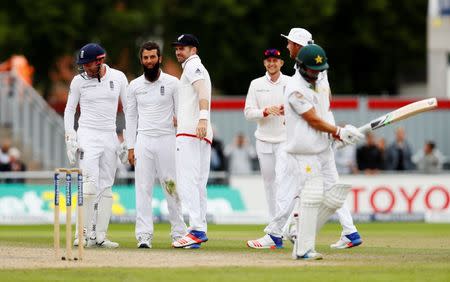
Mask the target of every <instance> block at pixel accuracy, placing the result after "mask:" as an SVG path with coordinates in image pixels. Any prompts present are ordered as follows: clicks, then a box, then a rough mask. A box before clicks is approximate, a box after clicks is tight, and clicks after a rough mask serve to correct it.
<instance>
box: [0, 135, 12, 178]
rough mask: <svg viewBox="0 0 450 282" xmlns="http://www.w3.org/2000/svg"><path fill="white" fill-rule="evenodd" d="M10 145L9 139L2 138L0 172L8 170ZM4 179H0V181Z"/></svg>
mask: <svg viewBox="0 0 450 282" xmlns="http://www.w3.org/2000/svg"><path fill="white" fill-rule="evenodd" d="M10 147H11V141H10V140H9V139H4V140H3V141H2V144H1V147H0V172H2V171H9V170H10V168H9V154H8V152H9V148H10ZM3 182H4V180H3V179H0V183H3Z"/></svg>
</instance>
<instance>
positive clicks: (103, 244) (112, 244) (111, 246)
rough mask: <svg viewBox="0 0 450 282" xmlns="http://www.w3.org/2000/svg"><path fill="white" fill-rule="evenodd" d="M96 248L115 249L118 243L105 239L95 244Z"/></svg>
mask: <svg viewBox="0 0 450 282" xmlns="http://www.w3.org/2000/svg"><path fill="white" fill-rule="evenodd" d="M97 247H99V248H105V249H116V248H118V247H119V243H116V242H113V241H110V240H108V239H106V238H105V240H103V242H100V243H99V242H97Z"/></svg>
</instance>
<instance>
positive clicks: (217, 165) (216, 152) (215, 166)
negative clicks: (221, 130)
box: [210, 125, 227, 171]
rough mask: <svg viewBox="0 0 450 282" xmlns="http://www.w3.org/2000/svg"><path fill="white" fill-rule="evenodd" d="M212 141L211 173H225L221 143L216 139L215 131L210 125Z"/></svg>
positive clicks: (225, 163) (224, 160) (225, 166)
mask: <svg viewBox="0 0 450 282" xmlns="http://www.w3.org/2000/svg"><path fill="white" fill-rule="evenodd" d="M212 128H213V132H214V133H213V135H214V139H213V141H212V144H211V162H210V163H211V171H226V170H227V161H226V157H225V153H224V151H223V150H224V149H223V147H224V146H223V142H222V140H220V139H219V138H218V134H217V130H216V128H215V127H214V125H212Z"/></svg>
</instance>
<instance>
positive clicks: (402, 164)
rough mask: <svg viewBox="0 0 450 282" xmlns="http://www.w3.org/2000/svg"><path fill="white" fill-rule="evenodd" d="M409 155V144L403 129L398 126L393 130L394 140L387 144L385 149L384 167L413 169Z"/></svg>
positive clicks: (410, 154)
mask: <svg viewBox="0 0 450 282" xmlns="http://www.w3.org/2000/svg"><path fill="white" fill-rule="evenodd" d="M411 156H412V151H411V146H410V145H409V144H408V141H407V140H406V133H405V129H404V128H403V127H398V128H397V129H396V131H395V141H394V142H392V144H391V145H389V147H388V148H387V151H386V169H388V170H397V171H404V170H412V169H414V164H413V162H412V160H411Z"/></svg>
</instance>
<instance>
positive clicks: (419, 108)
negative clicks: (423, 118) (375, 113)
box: [335, 98, 438, 149]
mask: <svg viewBox="0 0 450 282" xmlns="http://www.w3.org/2000/svg"><path fill="white" fill-rule="evenodd" d="M437 105H438V103H437V100H436V98H428V99H424V100H420V101H417V102H414V103H411V104H408V105H406V106H403V107H401V108H398V109H396V110H395V111H392V112H390V113H387V114H385V115H383V116H381V117H379V118H376V119H374V120H372V121H370V122H368V123H366V124H364V125H363V126H361V127H359V128H358V130H359V132H361V133H363V134H365V133H367V132H370V131H374V130H375V129H378V128H382V127H385V126H386V125H389V124H392V123H396V122H398V121H401V120H404V119H407V118H409V117H412V116H414V115H417V114H419V113H423V112H427V111H431V110H433V109H435V108H437ZM343 147H344V143H342V142H339V143H338V144H335V148H336V149H341V148H343Z"/></svg>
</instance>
